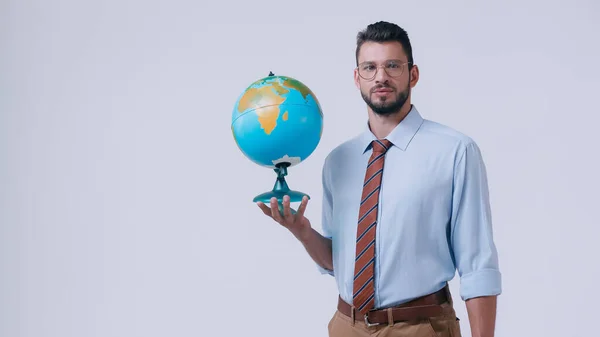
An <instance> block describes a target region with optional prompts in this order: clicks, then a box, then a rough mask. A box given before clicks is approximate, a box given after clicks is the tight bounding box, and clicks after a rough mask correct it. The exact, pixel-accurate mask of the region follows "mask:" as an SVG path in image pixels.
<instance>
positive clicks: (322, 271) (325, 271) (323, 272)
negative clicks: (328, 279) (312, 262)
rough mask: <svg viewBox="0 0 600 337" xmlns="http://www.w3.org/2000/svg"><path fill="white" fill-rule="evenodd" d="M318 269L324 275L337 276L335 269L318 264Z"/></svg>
mask: <svg viewBox="0 0 600 337" xmlns="http://www.w3.org/2000/svg"><path fill="white" fill-rule="evenodd" d="M317 269H318V270H319V272H320V273H321V274H322V275H325V274H329V275H331V276H335V275H334V273H333V270H329V269H325V268H323V267H321V266H319V265H317Z"/></svg>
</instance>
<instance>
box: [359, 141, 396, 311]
mask: <svg viewBox="0 0 600 337" xmlns="http://www.w3.org/2000/svg"><path fill="white" fill-rule="evenodd" d="M391 145H392V144H391V142H390V141H389V140H387V139H383V140H375V141H373V142H372V146H373V153H372V154H371V158H369V164H368V165H367V172H366V173H365V181H364V184H363V191H362V197H361V202H360V211H359V216H358V229H357V233H356V234H357V235H356V259H355V260H354V263H355V265H354V289H353V294H354V303H353V304H354V307H355V308H356V309H357V310H358V311H359V312H361V313H362V314H366V312H367V311H369V310H370V309H372V308H373V307H374V306H375V287H374V282H375V279H374V265H375V229H376V224H377V210H378V205H379V187H380V186H381V176H382V174H383V162H384V160H385V153H386V152H387V150H388V148H389V147H390V146H391Z"/></svg>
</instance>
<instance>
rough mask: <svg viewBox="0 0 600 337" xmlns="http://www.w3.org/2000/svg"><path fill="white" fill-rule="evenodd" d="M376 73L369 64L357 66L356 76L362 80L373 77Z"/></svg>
mask: <svg viewBox="0 0 600 337" xmlns="http://www.w3.org/2000/svg"><path fill="white" fill-rule="evenodd" d="M376 71H377V67H375V65H374V64H371V63H363V64H361V65H359V66H358V74H359V75H360V76H361V77H362V78H372V77H373V76H375V72H376Z"/></svg>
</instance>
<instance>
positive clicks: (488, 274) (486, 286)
mask: <svg viewBox="0 0 600 337" xmlns="http://www.w3.org/2000/svg"><path fill="white" fill-rule="evenodd" d="M501 293H502V275H501V274H500V271H498V270H496V269H484V270H480V271H476V272H473V273H470V274H466V275H463V276H462V277H461V280H460V294H461V297H462V299H463V301H466V300H468V299H471V298H475V297H481V296H496V295H500V294H501Z"/></svg>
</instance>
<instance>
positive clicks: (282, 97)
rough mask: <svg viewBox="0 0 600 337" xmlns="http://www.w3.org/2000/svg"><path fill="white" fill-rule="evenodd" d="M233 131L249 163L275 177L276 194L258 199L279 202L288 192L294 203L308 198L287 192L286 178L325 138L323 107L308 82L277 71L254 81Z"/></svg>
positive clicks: (238, 107)
mask: <svg viewBox="0 0 600 337" xmlns="http://www.w3.org/2000/svg"><path fill="white" fill-rule="evenodd" d="M231 131H232V133H233V137H234V139H235V142H236V144H237V146H238V148H239V149H240V151H241V152H242V153H243V154H244V155H245V156H246V157H247V158H248V159H250V160H251V161H252V162H254V163H255V164H258V165H260V166H263V167H266V168H270V169H273V170H274V171H275V172H276V173H277V181H276V183H275V186H274V187H273V190H272V191H269V192H266V193H263V194H261V195H259V196H257V197H256V198H254V201H263V202H268V201H269V200H270V198H271V197H276V198H277V199H278V200H280V201H281V198H282V197H283V195H286V194H287V195H289V196H290V198H291V201H292V202H293V201H300V200H301V198H302V196H304V195H306V194H304V193H301V192H297V191H291V190H289V188H288V186H287V184H286V182H285V179H284V176H285V175H287V169H288V168H290V167H292V166H295V165H298V164H299V163H301V162H302V161H304V160H306V158H308V157H309V156H310V155H311V154H312V153H313V152H314V150H315V149H316V148H317V145H318V144H319V142H320V140H321V136H322V134H323V111H322V109H321V105H320V103H319V101H318V99H317V97H316V96H315V94H314V93H313V92H312V91H311V90H310V89H309V88H308V87H307V86H306V85H305V84H303V83H302V82H300V81H298V80H297V79H295V78H292V77H287V76H275V75H274V74H273V73H269V76H267V77H264V78H262V79H259V80H256V81H254V82H253V83H251V84H250V85H249V86H248V87H247V88H246V89H245V90H244V91H243V92H242V93H241V94H240V95H239V97H238V98H237V100H236V102H235V104H234V107H233V112H232V115H231ZM306 196H308V195H306Z"/></svg>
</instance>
